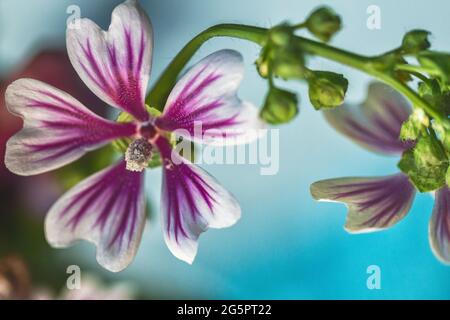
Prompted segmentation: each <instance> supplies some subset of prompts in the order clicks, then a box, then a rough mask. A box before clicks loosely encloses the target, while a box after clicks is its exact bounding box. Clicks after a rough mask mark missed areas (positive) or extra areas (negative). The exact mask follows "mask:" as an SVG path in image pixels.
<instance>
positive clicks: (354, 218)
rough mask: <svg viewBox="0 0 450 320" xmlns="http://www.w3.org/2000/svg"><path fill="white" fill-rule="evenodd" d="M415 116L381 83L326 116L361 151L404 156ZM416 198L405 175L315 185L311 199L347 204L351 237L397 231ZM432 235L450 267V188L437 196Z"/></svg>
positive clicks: (400, 98) (432, 243) (330, 111)
mask: <svg viewBox="0 0 450 320" xmlns="http://www.w3.org/2000/svg"><path fill="white" fill-rule="evenodd" d="M410 113H411V108H410V106H409V105H408V103H407V102H406V100H405V99H404V98H403V97H402V96H401V95H400V94H398V93H397V92H395V91H393V90H392V89H391V88H389V87H388V86H386V85H383V84H381V83H372V84H371V85H370V87H369V91H368V97H367V99H366V101H365V102H363V103H362V104H361V105H355V106H350V105H344V106H342V107H339V108H336V109H334V110H329V111H325V117H326V119H327V120H328V122H329V123H330V124H331V125H332V126H333V127H334V128H335V129H336V130H337V131H339V132H340V133H342V134H344V135H345V136H347V137H349V138H350V139H352V140H354V141H355V142H356V143H358V144H359V145H361V146H362V147H364V148H366V149H369V150H371V151H374V152H378V153H382V154H387V155H399V156H400V155H401V154H402V153H403V151H405V150H408V149H409V148H411V147H412V146H413V144H412V143H411V142H410V143H404V142H402V141H401V140H400V139H399V135H400V129H401V126H402V123H403V122H404V121H406V120H407V119H408V116H409V115H410ZM415 193H416V189H415V187H414V186H413V185H412V184H411V182H410V181H409V178H408V177H407V176H406V175H404V174H403V173H398V174H394V175H390V176H386V177H363V178H338V179H329V180H323V181H318V182H315V183H313V184H312V185H311V194H312V196H313V197H314V198H315V199H316V200H320V201H334V202H343V203H345V204H346V205H347V206H348V209H349V212H348V215H347V221H346V224H345V229H346V230H347V231H348V232H351V233H360V232H371V231H378V230H382V229H386V228H389V227H391V226H393V225H394V224H396V223H397V222H399V221H400V220H401V219H403V218H404V217H405V216H406V215H407V214H408V212H409V210H410V208H411V205H412V202H413V200H414V196H415ZM429 235H430V243H431V246H432V248H433V251H434V252H435V254H436V256H437V257H438V258H439V259H440V260H442V261H443V262H446V263H450V191H449V190H448V189H447V187H444V188H442V189H440V190H438V191H437V192H436V202H435V205H434V210H433V215H432V218H431V221H430V232H429Z"/></svg>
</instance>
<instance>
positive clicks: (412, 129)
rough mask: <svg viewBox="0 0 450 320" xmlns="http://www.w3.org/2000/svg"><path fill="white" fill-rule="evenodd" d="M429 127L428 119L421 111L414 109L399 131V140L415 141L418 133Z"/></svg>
mask: <svg viewBox="0 0 450 320" xmlns="http://www.w3.org/2000/svg"><path fill="white" fill-rule="evenodd" d="M429 125H430V119H429V118H428V116H427V115H426V114H425V112H424V111H423V110H422V109H415V110H414V112H413V113H412V114H411V115H410V116H409V118H408V120H406V121H405V122H404V123H403V125H402V128H401V130H400V139H402V140H404V141H406V140H410V141H412V140H417V138H419V135H420V132H421V131H422V130H423V129H425V128H426V127H428V126H429Z"/></svg>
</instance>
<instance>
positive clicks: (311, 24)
mask: <svg viewBox="0 0 450 320" xmlns="http://www.w3.org/2000/svg"><path fill="white" fill-rule="evenodd" d="M305 25H306V28H307V29H308V31H309V32H311V33H312V34H313V35H314V36H315V37H317V38H318V39H320V40H322V41H324V42H328V41H330V39H331V37H332V36H333V35H334V34H335V33H336V32H338V31H339V30H340V29H341V18H340V17H339V16H338V15H337V14H336V13H335V12H334V11H333V10H332V9H331V8H328V7H321V8H319V9H317V10H315V11H313V12H312V13H311V15H310V16H309V17H308V19H307V20H306V23H305Z"/></svg>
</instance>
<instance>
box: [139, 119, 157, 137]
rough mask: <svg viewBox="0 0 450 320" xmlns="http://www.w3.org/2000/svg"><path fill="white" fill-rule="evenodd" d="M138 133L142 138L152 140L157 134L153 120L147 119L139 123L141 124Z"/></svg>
mask: <svg viewBox="0 0 450 320" xmlns="http://www.w3.org/2000/svg"><path fill="white" fill-rule="evenodd" d="M139 134H140V136H141V137H142V138H145V139H147V140H153V139H154V138H155V137H156V135H158V131H157V130H156V127H155V125H154V124H153V122H152V121H148V122H144V123H142V124H141V126H140V127H139Z"/></svg>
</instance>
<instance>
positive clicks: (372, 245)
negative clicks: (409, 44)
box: [0, 0, 450, 299]
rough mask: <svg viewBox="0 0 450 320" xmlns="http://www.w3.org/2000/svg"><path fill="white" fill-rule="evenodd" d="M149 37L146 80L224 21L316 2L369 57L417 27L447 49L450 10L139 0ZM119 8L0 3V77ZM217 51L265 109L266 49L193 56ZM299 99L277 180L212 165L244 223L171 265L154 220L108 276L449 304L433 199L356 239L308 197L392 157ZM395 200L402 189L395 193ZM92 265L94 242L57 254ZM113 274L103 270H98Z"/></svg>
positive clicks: (420, 200)
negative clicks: (431, 223)
mask: <svg viewBox="0 0 450 320" xmlns="http://www.w3.org/2000/svg"><path fill="white" fill-rule="evenodd" d="M141 2H142V5H143V6H144V7H145V9H146V11H147V12H148V14H149V15H150V18H151V20H152V23H153V26H154V33H155V50H154V61H153V66H154V67H153V70H152V79H153V80H155V79H156V76H157V75H158V74H159V73H160V72H161V71H162V70H163V68H164V67H165V66H166V65H167V63H168V62H169V61H170V60H171V58H172V57H173V56H174V55H175V54H176V53H177V52H178V50H179V49H180V48H181V47H182V46H183V45H184V44H185V43H186V42H187V41H188V40H189V39H190V38H192V37H193V36H194V35H195V34H196V33H198V32H200V31H201V30H203V29H205V28H206V27H208V26H210V25H213V24H216V23H220V22H236V23H246V24H256V25H259V26H264V27H269V26H272V25H275V24H277V23H279V22H281V21H283V20H290V21H293V22H300V21H301V20H302V19H303V18H304V17H305V16H306V15H307V14H308V13H309V12H310V11H311V10H312V9H313V8H314V7H316V6H318V5H319V4H328V5H330V6H332V7H333V8H334V9H335V10H336V11H337V12H338V13H340V14H341V15H342V17H343V23H344V29H343V30H342V32H341V33H340V34H338V35H337V37H336V38H335V39H334V41H333V45H336V46H338V47H344V48H346V49H349V50H353V51H356V52H359V53H362V54H376V53H379V52H382V51H385V50H389V49H391V48H393V47H394V46H396V45H398V44H399V43H400V41H401V38H402V35H403V34H404V33H405V32H406V31H408V30H410V29H412V28H424V29H427V30H431V31H432V32H433V46H434V48H436V49H440V50H447V51H450V42H448V41H449V36H448V33H449V30H450V19H448V12H449V10H450V3H449V2H448V1H444V0H442V1H438V0H433V1H426V2H415V3H414V5H412V4H411V2H410V1H407V0H401V1H387V0H386V1H373V0H370V1H366V0H362V1H361V0H358V1H357V0H347V1H321V2H319V1H307V0H304V1H298V0H278V1H269V0H252V1H242V0H227V1H222V0H221V1H219V0H211V1H202V0H189V1H182V0H165V1H141ZM117 3H118V1H106V0H105V1H95V3H94V1H87V0H86V1H81V0H78V1H77V0H70V1H66V0H64V1H60V0H58V1H56V0H32V1H25V0H19V1H17V0H0V71H2V72H7V71H9V70H12V69H13V68H14V67H15V66H17V65H18V64H19V63H20V62H21V61H23V60H24V59H26V58H27V56H29V55H32V54H33V53H34V52H35V50H36V49H38V48H41V47H46V46H49V45H53V46H54V45H59V46H64V34H65V21H66V19H67V15H66V13H65V11H66V8H67V6H68V5H70V4H77V5H79V6H80V7H81V10H82V16H84V17H89V18H92V19H94V20H95V21H96V22H98V23H99V24H101V25H102V26H103V27H107V26H108V24H109V18H110V12H111V10H112V9H113V7H114V6H115V4H117ZM372 4H376V5H379V6H380V8H381V18H382V21H381V23H382V25H381V26H382V27H381V29H380V30H369V29H367V27H366V19H367V14H366V9H367V7H368V6H369V5H372ZM220 48H234V49H238V50H240V51H241V52H242V53H243V55H244V57H245V60H246V65H247V74H246V78H245V80H244V83H243V85H242V88H241V90H240V94H241V96H242V97H243V98H245V99H247V100H251V101H253V102H254V103H255V104H261V102H262V101H263V98H264V97H263V95H264V93H265V89H266V87H265V86H266V84H265V82H263V81H262V80H261V79H260V78H259V77H258V76H257V74H256V72H255V70H254V67H253V65H252V63H253V61H254V60H255V59H256V57H257V55H258V47H256V46H255V45H252V44H250V43H247V42H243V41H239V40H230V39H217V40H213V41H210V42H208V43H207V44H206V45H205V46H204V47H203V48H202V49H201V50H200V51H199V53H198V54H197V55H196V59H199V58H201V57H202V56H204V55H206V54H209V53H211V52H213V51H214V50H217V49H220ZM313 64H314V65H315V67H317V68H324V69H329V70H334V71H336V72H342V73H344V74H345V75H346V76H347V78H349V80H350V87H349V91H348V101H355V102H356V101H359V100H360V99H362V98H363V97H364V95H365V90H366V89H365V88H366V85H367V82H368V80H369V78H368V77H366V76H365V75H363V74H361V73H359V72H357V71H354V70H350V69H348V68H345V67H343V66H339V65H336V64H334V63H330V62H327V61H324V60H320V59H314V60H313ZM290 87H291V88H292V89H295V90H298V91H299V92H300V95H301V97H302V98H301V100H302V101H301V113H300V116H299V117H298V118H297V119H296V120H295V121H294V122H292V123H291V124H289V125H286V126H283V127H282V128H281V132H280V152H281V156H280V171H279V173H278V174H277V175H275V176H260V175H259V168H258V167H257V166H243V165H241V166H208V167H207V168H206V169H207V170H208V171H210V172H211V173H212V174H213V175H215V176H216V177H217V178H218V179H219V180H220V181H221V182H223V184H224V185H225V186H226V187H227V188H229V189H230V190H232V192H233V193H234V194H235V195H237V197H238V199H239V200H240V201H241V204H242V208H243V217H242V219H241V221H240V222H239V223H238V224H237V225H236V226H234V227H233V228H230V229H225V230H211V231H209V232H207V233H206V234H204V235H203V236H202V238H201V241H200V248H199V254H198V256H197V259H196V261H195V263H194V264H193V265H192V266H189V265H187V264H185V263H183V262H181V261H178V260H177V259H175V258H174V257H173V256H172V255H171V254H170V252H169V251H168V249H167V248H166V246H165V244H164V240H163V237H162V233H161V230H160V220H159V218H158V217H157V216H156V217H154V218H153V220H152V221H150V224H149V225H148V228H147V229H146V232H145V234H144V238H143V242H142V244H141V247H140V250H139V253H138V255H137V257H136V260H135V262H134V263H133V264H132V266H130V267H129V268H128V269H127V270H126V271H124V272H122V273H120V274H118V275H114V279H126V280H130V281H132V282H134V283H136V284H137V285H138V286H140V288H143V289H144V290H146V291H148V292H152V293H153V294H157V295H161V296H167V297H206V298H266V299H272V298H285V299H295V298H307V299H313V298H325V299H336V298H344V299H353V298H356V299H363V298H370V299H371V298H381V299H384V298H389V299H391V298H394V299H396V298H407V299H413V298H425V299H428V298H445V299H448V298H450V267H445V266H444V265H442V264H440V263H439V262H438V261H437V260H436V259H435V258H434V257H433V255H432V253H431V251H430V249H429V245H428V238H427V232H428V231H427V229H428V219H429V217H430V214H431V210H432V205H433V200H432V198H431V197H430V196H428V195H419V196H418V197H417V198H416V201H415V203H414V206H413V209H412V210H411V212H410V214H409V215H408V216H407V217H406V218H405V219H404V220H403V221H402V222H401V223H399V224H398V225H397V226H395V227H394V228H392V229H391V230H388V231H384V232H380V233H372V234H366V235H349V234H347V233H346V232H345V231H344V230H343V228H342V225H343V223H344V219H345V212H346V209H345V207H344V206H343V205H339V204H331V203H317V202H314V201H313V200H312V199H311V197H310V195H309V185H310V184H311V183H312V182H314V181H316V180H318V179H322V178H329V177H340V176H357V175H385V174H391V173H394V172H396V162H397V159H393V158H386V157H381V156H377V155H374V154H372V153H369V152H367V151H365V150H362V149H361V148H359V147H358V146H356V145H354V144H353V143H352V142H350V141H348V140H346V139H345V138H344V137H342V136H340V135H338V134H337V133H336V132H334V131H333V130H332V129H331V128H330V127H329V126H328V125H327V124H326V122H325V121H324V119H323V117H322V116H321V114H320V113H318V112H314V111H313V110H312V107H311V105H310V103H309V101H308V98H307V95H306V91H305V85H304V84H300V83H294V84H290ZM160 181H161V178H160V172H159V170H155V171H154V172H151V173H150V174H148V176H147V186H148V190H149V196H150V197H151V198H150V199H151V202H152V205H153V206H154V208H158V207H159V193H160ZM399 192H401V190H399ZM60 254H61V257H63V256H64V257H71V259H72V260H73V263H77V261H80V259H83V261H88V262H89V263H90V264H91V265H92V267H93V268H97V267H96V264H95V260H94V250H93V248H92V247H90V246H89V245H86V244H80V245H77V246H76V247H74V248H72V249H69V250H63V251H61V253H60ZM371 264H376V265H379V266H380V267H381V272H382V289H381V290H372V291H371V290H368V289H367V287H366V279H367V276H368V275H367V274H366V268H367V267H368V266H369V265H371ZM98 272H102V273H104V274H105V275H106V274H107V272H106V271H101V270H98Z"/></svg>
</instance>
